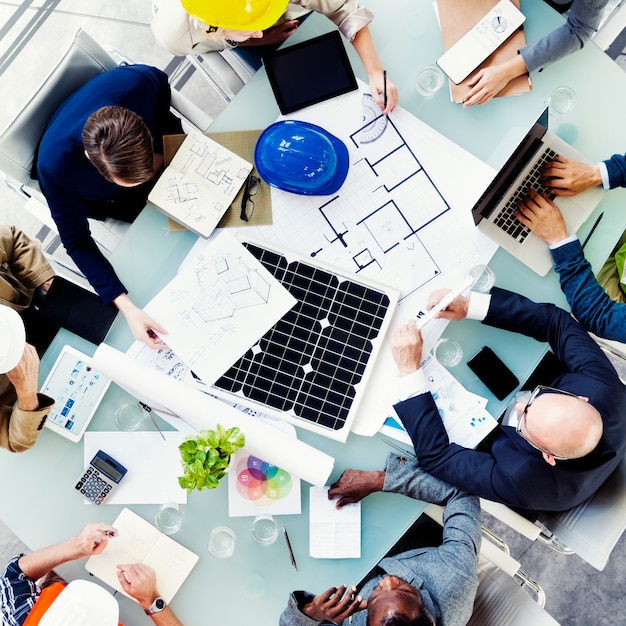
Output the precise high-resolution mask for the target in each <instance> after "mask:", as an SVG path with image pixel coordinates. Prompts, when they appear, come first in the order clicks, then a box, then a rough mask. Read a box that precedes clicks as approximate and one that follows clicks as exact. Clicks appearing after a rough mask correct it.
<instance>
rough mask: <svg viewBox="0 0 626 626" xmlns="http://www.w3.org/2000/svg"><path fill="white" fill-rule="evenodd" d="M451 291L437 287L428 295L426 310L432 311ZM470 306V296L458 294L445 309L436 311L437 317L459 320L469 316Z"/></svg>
mask: <svg viewBox="0 0 626 626" xmlns="http://www.w3.org/2000/svg"><path fill="white" fill-rule="evenodd" d="M449 293H450V290H449V289H437V290H436V291H433V292H431V293H430V294H429V296H428V301H427V302H426V310H427V311H430V309H432V308H433V307H434V306H435V305H436V304H437V303H438V302H439V301H440V300H441V299H442V298H444V297H445V296H446V295H447V294H449ZM468 306H469V298H467V297H466V296H458V297H457V298H455V299H454V300H453V301H452V302H451V303H450V304H449V305H448V306H447V307H446V308H445V309H444V310H443V311H439V312H438V313H435V319H439V318H441V319H444V320H452V321H458V320H462V319H463V318H464V317H466V316H467V308H468Z"/></svg>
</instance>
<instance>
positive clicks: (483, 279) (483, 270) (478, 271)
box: [469, 265, 496, 293]
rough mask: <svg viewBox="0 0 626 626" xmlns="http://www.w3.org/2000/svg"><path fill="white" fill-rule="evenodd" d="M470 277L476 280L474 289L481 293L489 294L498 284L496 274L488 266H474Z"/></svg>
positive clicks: (473, 285)
mask: <svg viewBox="0 0 626 626" xmlns="http://www.w3.org/2000/svg"><path fill="white" fill-rule="evenodd" d="M469 275H470V276H471V277H472V278H473V279H474V282H473V284H472V289H473V290H474V291H480V292H481V293H488V292H489V291H490V290H491V288H492V287H493V284H494V283H495V282H496V274H495V272H494V271H493V270H492V269H491V268H490V267H489V266H488V265H474V267H473V268H472V269H471V270H470V271H469Z"/></svg>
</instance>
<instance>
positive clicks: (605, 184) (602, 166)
mask: <svg viewBox="0 0 626 626" xmlns="http://www.w3.org/2000/svg"><path fill="white" fill-rule="evenodd" d="M598 169H599V170H600V176H602V189H604V191H608V190H609V189H610V188H611V181H610V180H609V170H608V168H607V166H606V163H605V162H604V161H600V163H598Z"/></svg>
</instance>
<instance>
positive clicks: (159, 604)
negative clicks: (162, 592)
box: [154, 598, 165, 611]
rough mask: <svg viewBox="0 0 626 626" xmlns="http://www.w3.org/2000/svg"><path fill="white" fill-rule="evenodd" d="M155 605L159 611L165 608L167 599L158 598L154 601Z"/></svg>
mask: <svg viewBox="0 0 626 626" xmlns="http://www.w3.org/2000/svg"><path fill="white" fill-rule="evenodd" d="M154 605H155V606H156V608H157V611H162V610H163V609H164V608H165V600H164V599H163V598H157V599H156V600H155V601H154Z"/></svg>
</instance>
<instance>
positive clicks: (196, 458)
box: [178, 424, 246, 493]
mask: <svg viewBox="0 0 626 626" xmlns="http://www.w3.org/2000/svg"><path fill="white" fill-rule="evenodd" d="M245 442H246V440H245V437H244V435H243V433H242V432H241V430H240V429H239V428H238V427H237V426H233V427H232V428H228V429H226V428H224V427H223V426H222V425H221V424H218V425H217V426H216V429H215V430H202V431H200V432H199V433H198V434H197V435H189V436H188V437H185V439H184V441H183V442H182V443H181V444H180V445H179V446H178V449H179V450H180V456H181V462H182V465H183V471H184V474H183V475H182V476H179V477H178V484H179V485H180V486H181V487H182V488H183V489H186V490H187V493H191V492H192V491H193V490H194V489H197V490H198V491H202V490H203V489H204V488H205V487H206V488H207V489H215V488H216V487H217V486H218V485H219V481H220V478H222V477H223V476H225V475H226V472H227V471H228V464H229V462H230V456H231V454H234V453H235V452H237V450H239V448H242V447H243V446H244V444H245Z"/></svg>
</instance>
